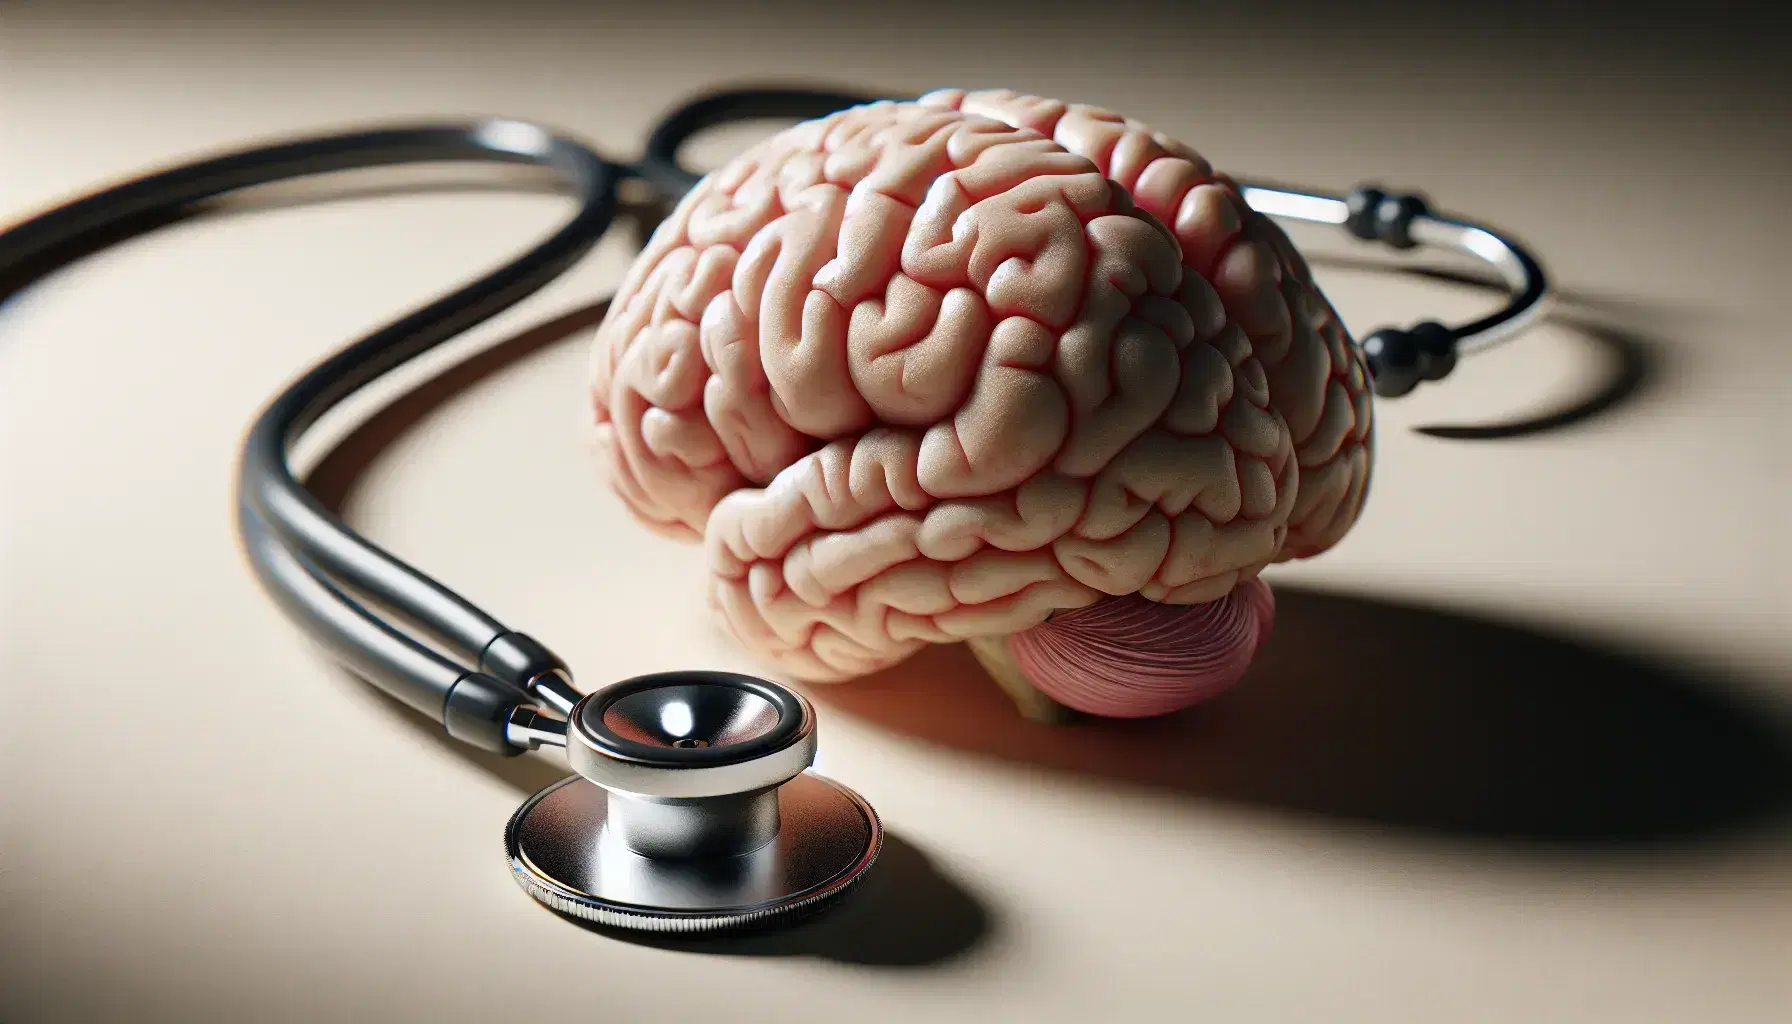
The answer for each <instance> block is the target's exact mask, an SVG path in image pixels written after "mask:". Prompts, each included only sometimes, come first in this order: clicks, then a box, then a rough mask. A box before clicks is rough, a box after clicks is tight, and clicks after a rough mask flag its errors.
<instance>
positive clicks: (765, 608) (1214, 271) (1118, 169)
mask: <svg viewBox="0 0 1792 1024" xmlns="http://www.w3.org/2000/svg"><path fill="white" fill-rule="evenodd" d="M591 398H592V403H593V412H594V416H595V421H596V425H597V431H598V438H599V442H600V443H599V447H600V450H601V451H602V453H603V455H604V458H605V461H606V462H607V464H608V471H609V478H610V481H611V484H612V486H613V488H614V489H615V490H616V492H617V493H618V494H619V495H620V496H621V498H622V500H623V501H624V502H626V504H627V505H628V507H629V508H630V509H631V510H632V512H633V513H634V514H635V516H636V517H637V518H639V519H640V520H641V521H642V522H643V523H645V524H647V525H649V526H650V527H652V528H654V529H656V530H659V531H662V532H665V533H669V534H672V535H674V536H679V537H684V538H688V539H691V540H694V541H700V542H701V543H702V544H703V545H704V548H705V551H706V553H707V558H708V562H709V566H710V569H711V583H710V595H709V596H710V601H711V604H712V607H713V608H714V609H715V610H716V612H717V614H718V616H719V619H720V621H721V622H722V624H723V625H724V627H725V628H726V629H727V630H728V631H729V632H730V633H731V634H732V635H733V636H734V637H735V638H736V639H737V640H738V641H739V642H740V643H741V644H742V645H743V646H744V647H745V648H746V649H747V650H748V651H749V652H751V653H752V654H753V655H754V656H756V657H757V658H758V659H760V660H761V661H763V662H765V663H767V664H768V665H770V666H773V667H775V668H777V669H778V670H780V671H782V672H783V673H785V674H786V675H788V676H790V677H792V678H795V679H799V680H808V681H837V680H842V679H847V678H851V677H854V676H858V675H862V674H866V673H869V672H873V671H876V670H879V669H881V668H884V667H886V666H889V665H892V664H894V663H896V662H899V661H901V660H903V659H904V658H906V657H908V656H909V655H910V654H912V653H914V652H915V651H916V650H917V649H919V648H921V647H922V646H924V645H928V644H938V643H952V642H958V641H963V640H976V639H978V638H988V637H1002V636H1014V635H1021V634H1026V633H1027V632H1028V631H1029V630H1035V629H1036V628H1038V627H1041V626H1042V624H1044V623H1046V622H1047V620H1048V618H1050V619H1056V618H1058V617H1068V616H1074V615H1076V614H1078V610H1086V609H1089V608H1090V607H1091V606H1095V605H1097V604H1098V603H1100V602H1103V601H1110V602H1111V601H1114V600H1125V601H1130V602H1132V603H1133V604H1139V603H1141V602H1151V603H1154V605H1153V606H1154V607H1155V606H1166V607H1175V606H1203V605H1209V604H1211V603H1213V602H1216V601H1220V600H1222V599H1225V598H1227V597H1228V596H1229V595H1234V594H1235V593H1242V592H1243V591H1244V590H1245V589H1246V588H1248V587H1252V586H1255V587H1258V588H1261V586H1262V584H1261V581H1259V580H1257V576H1258V574H1259V573H1260V572H1261V571H1262V570H1263V569H1264V568H1265V567H1266V566H1268V565H1270V564H1272V563H1275V562H1279V561H1286V560H1289V559H1296V558H1303V557H1308V556H1311V555H1315V554H1318V553H1320V552H1322V551H1324V550H1326V549H1328V548H1330V547H1331V546H1332V545H1334V544H1335V543H1337V541H1338V540H1339V539H1340V538H1341V537H1342V536H1343V535H1344V533H1345V532H1346V531H1347V530H1348V529H1349V528H1350V526H1351V525H1352V524H1353V522H1354V521H1355V519H1356V517H1357V515H1358V512H1359V510H1360V507H1361V505H1362V502H1363V498H1364V494H1365V491H1366V487H1367V483H1368V478H1369V472H1370V454H1369V453H1370V450H1371V415H1370V412H1371V409H1370V402H1371V399H1370V388H1369V382H1368V378H1367V375H1366V371H1365V367H1364V363H1363V359H1362V354H1361V351H1360V349H1359V348H1358V346H1357V345H1356V343H1355V342H1354V341H1353V340H1352V339H1351V338H1350V336H1349V335H1348V333H1347V332H1346V331H1345V329H1344V328H1343V326H1342V324H1341V323H1340V322H1339V319H1338V316H1337V314H1336V312H1335V311H1334V310H1333V309H1332V307H1331V306H1330V304H1329V303H1328V302H1327V301H1326V300H1325V298H1324V297H1323V296H1322V295H1321V293H1320V291H1319V290H1318V288H1317V287H1315V285H1314V283H1313V279H1312V275H1311V272H1310V270H1309V269H1308V267H1307V265H1306V263H1305V262H1304V261H1303V260H1302V258H1301V257H1300V255H1299V254H1298V253H1297V252H1296V250H1295V249H1294V247H1293V246H1292V245H1291V244H1290V243H1289V241H1288V239H1287V238H1286V236H1284V235H1283V234H1282V233H1281V231H1280V230H1279V229H1277V228H1276V227H1275V226H1274V225H1273V224H1271V223H1270V222H1269V221H1268V220H1267V219H1266V218H1264V217H1263V216H1261V215H1260V214H1257V213H1255V212H1253V211H1252V210H1250V208H1249V207H1248V206H1247V205H1246V204H1245V203H1244V202H1243V200H1242V199H1241V197H1240V194H1239V191H1238V187H1237V186H1236V184H1235V183H1234V182H1233V181H1232V180H1231V179H1229V178H1228V177H1226V176H1225V175H1223V174H1220V173H1216V172H1215V171H1214V169H1213V168H1212V167H1211V166H1210V165H1209V164H1208V163H1207V161H1205V160H1204V159H1202V157H1201V156H1200V155H1198V154H1197V153H1196V152H1195V151H1194V150H1193V149H1191V148H1189V147H1188V146H1186V145H1184V144H1183V143H1181V142H1178V141H1176V140H1174V139H1171V138H1168V137H1166V136H1164V135H1163V134H1161V133H1159V132H1156V131H1153V130H1152V129H1151V128H1149V127H1148V126H1146V125H1143V124H1140V123H1138V122H1136V121H1132V120H1129V119H1126V118H1124V117H1121V116H1119V115H1117V114H1113V113H1110V112H1108V111H1105V110H1101V109H1098V108H1094V107H1089V106H1080V105H1075V104H1066V103H1062V102H1058V101H1055V100H1048V99H1042V98H1038V97H1032V96H1023V95H1018V94H1015V93H1011V92H1006V91H1000V92H993V91H992V92H969V93H967V92H964V91H959V90H942V91H938V92H934V93H930V94H928V95H926V96H924V97H922V98H921V99H919V100H918V101H914V102H902V103H896V102H880V103H873V104H868V105H864V106H860V107H855V108H852V109H850V110H845V111H841V112H839V113H836V114H833V115H831V116H828V117H825V118H821V119H819V120H814V121H809V122H805V123H803V124H800V125H797V126H795V127H793V128H791V129H789V130H786V131H783V132H781V133H779V134H777V135H775V136H773V137H771V138H769V139H766V140H765V141H763V142H761V143H760V144H758V145H756V146H755V147H753V148H752V149H750V150H749V151H747V152H745V153H744V154H742V155H741V156H739V157H737V158H736V159H734V160H733V161H732V162H730V163H729V164H727V165H726V166H724V167H723V168H721V169H720V170H718V171H716V172H714V173H712V174H710V175H709V176H708V177H706V178H704V179H703V180H702V181H701V182H700V183H699V184H698V185H697V186H696V187H695V188H694V189H693V190H692V191H691V192H690V193H689V194H688V195H686V196H685V197H684V199H683V200H682V201H681V202H680V203H679V205H678V206H677V207H676V209H675V210H674V211H673V212H672V213H671V214H670V215H669V216H668V218H667V219H666V220H665V221H664V222H662V223H661V225H660V226H659V227H658V228H657V229H656V231H655V232H654V234H653V236H652V238H651V239H650V241H649V243H648V245H647V246H646V248H645V249H644V250H643V252H642V253H641V255H640V256H639V257H638V258H637V260H636V262H635V264H634V265H633V267H632V268H631V270H630V272H629V273H628V275H627V277H626V278H625V280H624V282H623V285H622V287H621V289H620V291H619V293H618V295H617V297H616V299H615V301H614V302H613V304H612V306H611V308H610V310H609V312H608V314H607V316H606V318H605V320H604V322H603V324H602V325H601V327H600V328H599V330H598V333H597V336H596V339H595V344H594V347H593V353H592V365H591ZM1253 601H1255V602H1257V603H1261V597H1260V595H1259V596H1254V597H1253Z"/></svg>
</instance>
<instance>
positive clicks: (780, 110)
mask: <svg viewBox="0 0 1792 1024" xmlns="http://www.w3.org/2000/svg"><path fill="white" fill-rule="evenodd" d="M877 101H878V97H876V96H866V95H861V94H858V93H849V92H840V91H836V90H832V89H803V88H775V87H774V88H759V89H728V90H723V91H721V92H713V93H709V94H708V95H704V96H699V97H698V98H696V99H694V100H692V101H690V102H689V103H686V104H684V105H682V106H679V107H676V108H674V109H673V110H671V111H670V112H668V113H667V114H666V116H665V117H663V118H661V119H660V122H659V123H658V124H657V125H655V126H654V128H653V131H652V132H651V133H649V134H648V136H647V148H646V149H645V150H644V151H643V153H642V155H641V162H640V163H639V164H638V165H637V167H636V173H638V174H639V175H640V177H641V178H642V179H643V180H645V181H646V182H647V183H648V184H649V185H652V186H653V187H654V189H655V190H656V191H658V192H659V193H660V194H662V195H668V196H679V195H683V194H684V193H686V192H689V191H690V190H691V186H693V185H695V184H697V182H698V181H700V180H701V179H702V177H703V176H702V175H701V174H698V173H697V172H696V171H693V170H690V169H688V168H687V167H685V166H684V165H683V164H682V163H680V162H679V160H678V151H679V150H680V149H682V148H683V147H684V144H685V143H687V142H689V141H690V140H691V138H692V137H694V136H695V135H696V134H697V133H698V132H702V131H706V130H708V129H710V128H716V127H720V126H721V125H725V124H732V123H734V122H737V121H753V120H758V119H761V118H763V119H767V120H770V119H772V118H796V119H797V120H800V121H807V120H812V119H814V118H818V117H826V116H827V115H829V114H832V113H836V112H838V111H841V110H845V109H846V108H848V107H856V106H861V105H863V104H866V103H875V102H877Z"/></svg>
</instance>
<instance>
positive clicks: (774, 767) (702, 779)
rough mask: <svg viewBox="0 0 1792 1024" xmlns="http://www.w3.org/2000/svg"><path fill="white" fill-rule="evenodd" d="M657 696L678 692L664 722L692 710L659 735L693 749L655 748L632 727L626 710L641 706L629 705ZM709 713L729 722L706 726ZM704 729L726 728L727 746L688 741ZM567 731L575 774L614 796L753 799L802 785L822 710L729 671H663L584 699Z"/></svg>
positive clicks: (723, 734) (667, 745) (568, 753)
mask: <svg viewBox="0 0 1792 1024" xmlns="http://www.w3.org/2000/svg"><path fill="white" fill-rule="evenodd" d="M656 693H658V694H660V695H662V697H664V696H665V695H668V694H672V695H676V696H674V697H673V698H672V699H671V700H670V701H669V702H667V703H664V704H661V705H659V708H660V710H661V713H662V715H664V712H665V711H667V710H670V709H676V708H679V707H683V708H684V709H685V710H684V712H683V713H682V714H681V716H680V717H682V718H683V719H684V721H682V722H676V721H673V722H667V721H662V722H660V723H658V724H659V725H660V729H659V730H658V731H659V732H660V734H661V735H660V736H659V737H656V738H658V739H662V740H665V739H671V738H672V737H675V736H677V737H679V738H688V739H690V743H689V744H688V745H686V744H683V743H678V742H676V740H674V741H672V742H653V741H652V740H651V739H648V738H644V737H643V736H642V733H644V732H646V731H647V730H645V729H642V728H639V727H638V725H636V723H632V722H630V721H629V718H630V716H629V714H628V713H627V711H628V710H634V711H636V713H637V714H638V713H639V710H640V709H638V708H637V709H629V708H628V705H630V704H631V703H635V704H641V703H644V702H647V701H651V698H652V697H653V696H654V695H655V694H656ZM680 698H682V699H680ZM718 698H719V699H718ZM706 714H708V715H712V716H713V715H716V714H721V715H724V716H727V718H728V719H729V720H725V721H722V722H719V723H717V722H705V721H703V718H704V716H705V715H706ZM743 718H744V719H747V721H744V722H743V721H741V719H743ZM768 718H769V720H767V719H768ZM754 719H757V721H754ZM631 725H636V727H634V728H631V727H630V726H631ZM705 725H709V726H711V727H717V726H719V730H718V731H719V732H720V734H721V738H722V739H723V740H725V741H724V742H716V740H715V738H703V739H699V738H696V737H694V736H692V735H691V734H693V733H696V732H700V731H703V727H704V726H705ZM681 726H682V727H681ZM566 732H567V737H566V738H567V742H566V759H567V763H568V764H570V765H571V766H572V769H573V770H574V771H576V772H578V773H579V774H580V775H582V776H584V777H585V778H586V779H589V780H590V781H591V782H593V783H595V784H597V785H599V786H601V787H603V788H604V789H606V790H609V791H610V792H612V793H617V794H622V795H627V796H633V797H645V798H648V799H658V800H677V799H687V800H688V799H703V798H709V797H724V796H732V795H735V794H742V793H752V792H755V791H758V790H763V789H767V788H770V787H772V786H777V785H781V784H782V783H784V782H787V781H789V780H790V779H792V778H795V777H796V776H797V775H799V774H801V772H802V771H803V770H804V769H805V768H808V767H809V766H810V765H811V764H813V763H814V761H815V749H816V740H815V709H814V708H813V707H811V706H810V704H809V702H808V701H806V700H804V699H803V698H802V697H801V696H800V695H798V694H796V693H794V692H792V691H790V690H787V689H785V688H784V687H781V686H774V685H772V684H770V683H767V682H765V681H764V680H760V679H755V678H753V677H752V676H745V675H738V674H736V673H732V672H664V673H658V674H655V675H648V676H640V677H637V678H634V679H629V680H625V681H624V682H621V683H617V684H615V685H613V686H609V687H606V688H604V689H602V690H599V691H597V692H595V693H592V694H591V695H589V696H587V697H586V698H585V699H584V700H581V701H580V702H579V703H578V705H577V706H575V707H574V708H573V710H572V714H571V715H570V716H569V718H568V721H567V730H566ZM681 734H682V735H681Z"/></svg>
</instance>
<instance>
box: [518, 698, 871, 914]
mask: <svg viewBox="0 0 1792 1024" xmlns="http://www.w3.org/2000/svg"><path fill="white" fill-rule="evenodd" d="M555 724H556V723H554V722H552V720H548V719H546V718H536V719H535V720H534V721H533V722H532V728H533V729H534V730H535V731H534V733H533V735H534V736H535V737H536V739H537V742H541V743H545V744H556V741H558V742H560V743H564V745H565V747H566V760H567V763H568V764H570V765H571V766H572V767H573V769H574V770H575V771H577V772H578V773H579V774H578V775H576V776H573V777H571V778H567V779H563V780H561V781H560V782H557V783H555V784H553V785H551V786H549V787H547V788H546V789H544V790H542V791H541V792H539V793H537V794H535V795H534V796H533V797H530V798H529V800H528V801H527V802H526V803H524V804H523V806H522V807H520V808H518V809H517V812H516V814H515V815H513V816H512V817H511V819H510V823H509V825H508V826H507V827H506V828H505V831H504V847H505V852H506V854H507V855H508V857H509V858H510V868H511V874H512V877H514V878H515V879H516V881H517V884H519V885H520V886H522V888H523V890H524V891H525V892H527V893H528V894H529V895H530V896H532V897H534V898H535V899H536V900H538V901H540V902H541V903H543V904H544V905H546V906H548V907H551V908H553V909H554V910H557V911H559V912H561V913H564V914H567V915H570V916H573V917H577V918H581V919H584V920H589V921H594V922H597V923H599V924H603V925H608V926H611V927H616V928H624V929H630V930H636V931H655V932H684V933H696V932H705V933H707V932H717V931H730V930H735V929H739V928H744V927H756V926H766V925H773V924H782V923H787V922H788V921H789V920H790V919H792V918H793V917H796V916H799V915H803V914H806V913H808V912H810V911H814V910H819V909H821V908H823V907H825V906H827V905H829V904H831V903H832V902H834V901H835V900H836V899H838V898H839V897H841V896H843V895H845V894H846V893H847V892H848V891H849V890H851V889H852V888H853V886H854V885H855V883H857V882H858V881H859V880H860V879H861V878H863V877H864V875H865V873H866V872H867V871H869V870H870V869H871V866H872V864H873V863H874V862H875V861H876V860H877V854H878V850H879V849H880V848H881V846H882V843H883V828H882V826H881V825H880V824H879V822H878V819H877V814H876V813H875V812H874V811H872V809H871V805H870V804H868V803H866V802H865V801H864V800H863V799H862V798H861V797H859V795H858V794H856V793H854V792H853V791H852V790H850V789H847V788H846V787H844V786H841V785H840V784H838V783H836V782H834V781H832V780H830V779H825V778H823V777H821V776H819V775H815V774H814V773H812V772H810V771H808V768H809V766H810V765H811V764H812V763H813V762H814V760H815V750H816V739H815V710H814V708H813V707H812V706H811V705H810V704H809V702H808V701H806V700H804V699H803V698H802V697H801V696H800V695H798V694H797V693H795V692H794V691H792V690H789V689H786V688H785V687H782V686H778V685H776V684H773V683H770V682H767V681H765V680H762V679H755V678H753V677H751V676H744V675H736V674H733V673H727V672H666V673H661V674H657V675H650V676H641V677H639V678H636V679H629V680H625V681H623V682H620V683H616V684H614V685H612V686H609V687H606V688H604V689H602V690H598V691H596V692H594V693H592V694H590V695H589V696H587V697H585V698H583V699H582V700H580V701H579V702H578V704H576V705H575V706H574V707H573V708H572V711H571V713H570V715H569V716H568V718H567V720H566V721H565V722H564V723H557V724H558V725H559V728H556V727H555Z"/></svg>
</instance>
